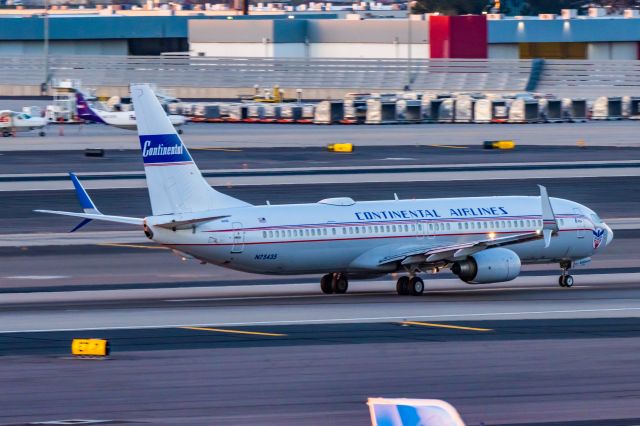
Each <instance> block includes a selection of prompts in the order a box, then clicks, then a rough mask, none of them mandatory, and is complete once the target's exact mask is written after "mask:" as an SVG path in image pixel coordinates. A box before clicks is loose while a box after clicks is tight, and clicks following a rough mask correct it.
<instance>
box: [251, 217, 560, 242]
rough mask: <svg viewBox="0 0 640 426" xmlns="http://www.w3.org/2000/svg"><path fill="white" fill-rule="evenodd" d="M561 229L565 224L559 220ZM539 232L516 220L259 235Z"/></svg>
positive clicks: (532, 223)
mask: <svg viewBox="0 0 640 426" xmlns="http://www.w3.org/2000/svg"><path fill="white" fill-rule="evenodd" d="M559 222H560V224H561V225H562V224H563V223H564V221H563V220H562V219H560V220H559ZM541 228H542V220H541V219H519V220H490V221H474V222H456V223H451V222H442V223H429V224H422V223H418V224H415V223H412V224H393V225H366V226H365V225H352V226H333V227H331V228H326V227H325V228H302V229H276V230H269V231H262V238H265V239H273V238H303V237H304V238H306V237H324V236H330V235H331V236H338V235H340V236H350V235H381V234H382V235H385V234H394V235H395V234H408V235H425V236H430V235H437V234H438V233H446V232H447V231H463V232H467V231H474V230H477V231H483V232H484V231H486V232H493V231H499V232H500V231H506V232H524V231H534V230H536V229H541Z"/></svg>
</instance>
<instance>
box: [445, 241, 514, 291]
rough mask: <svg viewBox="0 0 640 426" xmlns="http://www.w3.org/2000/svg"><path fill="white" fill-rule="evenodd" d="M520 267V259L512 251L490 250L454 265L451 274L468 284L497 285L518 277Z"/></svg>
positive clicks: (502, 249)
mask: <svg viewBox="0 0 640 426" xmlns="http://www.w3.org/2000/svg"><path fill="white" fill-rule="evenodd" d="M520 265H521V263H520V258H519V257H518V255H517V254H515V253H514V252H513V251H511V250H508V249H505V248H492V249H487V250H483V251H480V252H478V253H476V254H474V255H471V256H469V257H467V258H466V259H465V260H461V261H458V262H456V263H454V264H453V266H452V267H451V272H453V273H454V274H456V275H457V276H458V277H459V278H460V279H461V280H462V281H464V282H466V283H469V284H487V283H498V282H502V281H511V280H512V279H514V278H516V277H517V276H518V275H520Z"/></svg>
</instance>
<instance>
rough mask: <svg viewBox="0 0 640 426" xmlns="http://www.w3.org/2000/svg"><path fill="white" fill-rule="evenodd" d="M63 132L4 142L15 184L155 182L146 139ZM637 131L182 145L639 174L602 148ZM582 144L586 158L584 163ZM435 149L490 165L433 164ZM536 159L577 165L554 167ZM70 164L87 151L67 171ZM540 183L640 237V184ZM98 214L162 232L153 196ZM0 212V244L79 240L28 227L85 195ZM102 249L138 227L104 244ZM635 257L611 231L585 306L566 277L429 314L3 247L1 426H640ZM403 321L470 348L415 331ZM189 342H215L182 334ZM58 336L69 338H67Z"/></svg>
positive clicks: (527, 283)
mask: <svg viewBox="0 0 640 426" xmlns="http://www.w3.org/2000/svg"><path fill="white" fill-rule="evenodd" d="M61 128H62V129H63V132H64V136H60V135H59V134H58V131H59V129H60V127H56V126H52V127H50V128H49V136H47V137H46V138H38V137H37V136H36V137H34V136H25V135H20V136H19V137H17V138H7V139H3V140H0V151H3V152H2V153H1V154H2V155H0V170H2V172H3V173H14V172H15V173H45V172H65V171H67V170H74V171H121V170H123V171H126V170H129V171H140V170H141V168H140V159H139V155H138V154H137V149H138V147H137V137H136V135H135V133H134V132H128V131H124V130H117V129H111V128H106V127H101V126H82V127H73V126H63V127H61ZM637 129H638V124H637V123H635V122H620V123H606V122H604V123H585V124H576V125H567V124H562V125H523V126H499V125H496V126H481V125H417V126H326V127H321V126H279V125H278V126H271V125H245V124H241V125H235V124H223V125H207V124H202V125H189V126H187V127H186V128H185V130H186V134H185V138H184V139H185V141H186V142H187V144H188V145H189V146H190V147H192V148H220V147H223V148H231V150H225V151H216V150H205V151H201V150H197V149H194V150H193V153H194V156H195V157H196V161H198V162H199V165H200V167H201V168H203V169H207V168H211V169H220V168H232V169H233V168H236V169H253V168H263V167H311V166H321V167H322V166H339V167H340V166H344V167H346V166H352V165H393V164H396V163H399V164H400V165H402V164H448V163H453V164H469V163H480V162H512V161H515V162H522V161H527V162H532V161H574V160H575V161H589V160H620V159H624V160H629V159H638V156H637V152H638V151H636V149H630V148H611V149H609V148H605V149H602V148H596V146H597V145H605V146H607V147H615V146H618V145H627V146H636V147H638V146H640V143H638V138H637ZM485 139H516V141H517V142H518V148H517V149H516V151H513V152H487V151H483V150H481V149H480V148H478V147H477V145H478V144H480V143H481V142H482V140H485ZM578 140H584V141H585V142H586V146H587V148H584V149H579V148H577V147H576V142H577V141H578ZM334 142H353V143H355V144H356V154H357V155H334V154H330V153H327V152H325V151H324V150H323V149H322V148H321V147H324V146H325V145H326V144H328V143H334ZM390 144H392V145H402V146H400V147H398V146H392V147H390V146H389V145H390ZM433 144H438V145H459V144H463V145H473V147H468V148H463V149H454V148H445V147H431V146H427V145H433ZM523 144H524V145H526V144H532V145H551V146H555V145H565V146H564V147H558V148H555V147H553V148H548V149H545V150H541V149H540V148H537V147H535V146H531V147H529V146H523ZM366 145H375V146H378V147H375V148H363V147H364V146H366ZM417 145H419V146H417ZM265 146H287V147H291V148H290V149H286V150H277V151H275V150H271V149H267V148H265ZM84 147H99V148H106V149H108V151H107V156H106V157H105V158H102V159H88V158H85V157H84V156H82V153H81V152H79V151H78V150H80V149H83V148H84ZM247 147H257V148H260V149H250V150H247V149H245V148H247ZM304 147H307V148H304ZM309 147H315V148H309ZM69 149H71V150H75V151H69V152H63V151H65V150H69ZM120 149H125V151H119V150H120ZM236 149H242V150H241V151H237V150H236ZM29 150H51V152H48V153H46V154H43V153H42V152H25V151H29ZM11 151H16V152H11ZM325 161H326V162H325ZM323 162H325V163H323ZM514 175H516V176H517V173H514ZM545 178H548V176H545V172H544V171H541V172H540V180H541V181H543V182H544V184H545V185H547V187H548V189H549V192H550V194H551V195H552V196H557V197H563V198H569V199H572V200H574V201H577V202H580V203H583V204H586V205H588V206H589V207H591V208H593V209H594V210H596V211H598V213H600V214H601V216H603V217H605V218H607V217H636V216H638V214H637V206H638V201H640V195H638V194H639V192H638V191H637V190H636V188H638V184H639V183H640V177H598V178H571V179H556V180H551V179H545ZM536 183H538V182H537V179H513V180H500V181H484V182H483V181H480V180H467V181H451V182H412V181H406V182H395V183H391V182H387V183H376V184H375V185H371V184H370V183H369V184H353V183H346V182H342V183H338V184H336V183H334V184H297V185H296V184H294V185H273V186H258V185H256V186H252V185H248V186H241V187H240V186H237V187H223V188H221V190H223V191H224V192H226V193H228V194H230V195H232V196H234V197H238V198H241V199H244V200H246V201H249V202H251V203H256V204H262V203H264V202H265V201H266V200H269V201H271V203H274V204H276V203H288V202H315V201H317V200H320V199H322V198H326V197H329V196H352V197H353V198H355V199H358V200H371V199H380V198H385V197H388V198H389V199H392V198H393V193H394V192H395V193H398V195H399V196H400V197H401V198H413V197H416V198H418V197H420V198H432V197H445V196H446V197H458V196H474V195H477V194H483V195H514V194H523V195H537V187H536V186H535V184H536ZM91 195H92V197H93V199H94V201H95V202H96V204H97V205H98V206H99V207H100V208H101V210H102V211H103V212H104V213H113V214H122V215H130V216H140V217H142V216H144V215H146V214H149V212H150V207H149V201H148V196H147V192H146V190H145V189H142V188H140V189H105V190H95V191H91ZM0 205H1V206H3V207H4V208H1V209H0V233H21V232H64V231H65V230H67V229H70V228H71V227H72V226H74V225H75V224H76V221H75V220H71V219H66V218H61V217H47V216H43V215H37V214H35V213H33V212H32V210H33V209H36V208H51V209H60V210H72V211H74V210H78V209H79V206H78V205H77V201H76V199H75V194H74V193H73V191H68V190H58V191H14V192H0ZM85 229H86V232H91V230H114V229H131V228H130V227H124V226H123V225H107V224H100V223H94V224H91V225H90V228H85ZM639 238H640V233H639V232H638V231H621V232H616V239H615V241H614V244H612V245H611V246H610V247H608V248H607V250H606V251H603V253H601V254H600V255H599V256H596V257H595V258H594V261H593V263H592V264H591V265H590V266H589V267H587V268H585V269H577V270H576V271H575V272H574V276H575V277H576V286H575V287H574V288H572V289H561V288H560V287H558V286H557V280H556V279H555V276H554V275H555V274H557V271H556V270H555V266H554V265H547V266H540V267H532V268H528V270H527V272H525V273H524V274H523V277H521V278H519V279H518V280H516V281H514V282H511V283H506V284H499V285H492V286H482V287H477V286H468V285H466V284H464V283H461V282H460V281H459V280H453V279H449V278H451V276H450V275H448V276H444V277H443V278H445V279H438V280H433V279H427V280H426V281H427V283H428V284H427V292H426V293H425V295H424V296H423V297H420V298H415V297H399V296H397V295H395V294H394V287H393V280H394V278H393V277H385V278H384V279H383V280H378V281H363V282H354V283H352V286H351V287H352V290H353V292H352V293H350V294H347V295H334V296H329V297H327V296H323V295H320V294H317V283H316V281H317V277H308V276H307V277H287V278H284V279H280V278H273V277H262V276H256V275H251V274H243V273H239V272H233V271H228V270H224V269H221V268H216V267H212V266H210V265H206V266H201V265H198V264H197V263H192V262H185V261H182V260H180V258H178V257H176V256H172V255H171V254H170V253H169V252H168V251H167V250H163V249H157V248H150V246H146V245H144V244H143V245H142V246H138V245H137V244H135V247H131V246H124V245H119V246H113V245H106V246H104V245H103V246H74V247H18V248H2V249H0V257H1V258H2V260H3V262H2V271H1V273H0V360H1V361H2V362H0V378H1V380H0V395H2V397H0V401H1V403H0V406H2V410H0V425H9V424H11V425H22V424H25V423H27V422H34V421H52V420H61V419H72V418H74V419H78V418H84V419H102V420H116V422H115V423H113V424H137V423H153V424H171V425H175V424H184V425H188V424H202V425H211V424H216V425H232V424H233V425H235V424H266V425H271V424H273V425H282V424H304V425H316V424H317V425H325V424H332V425H340V424H344V425H360V424H362V425H365V424H369V417H368V413H367V407H366V405H365V402H366V398H367V397H369V396H385V397H413V398H441V399H445V400H447V401H449V402H451V403H453V404H454V405H455V406H456V407H457V408H458V409H459V410H460V412H461V414H462V416H463V417H464V419H465V420H466V421H467V423H468V424H470V425H479V424H484V425H490V424H492V425H506V424H533V423H540V424H541V425H545V426H550V425H557V426H560V425H562V426H578V425H580V426H587V425H588V426H592V425H593V426H595V425H603V426H630V425H637V424H638V423H640V409H639V408H638V407H640V396H639V395H640V385H639V383H640V380H639V379H640V369H638V361H639V359H638V353H640V351H639V349H640V343H639V342H640V339H638V337H640V336H639V334H640V305H639V304H638V300H640V287H638V280H639V279H640V274H639V267H638V265H639V263H638V260H639V258H638V256H640V255H639V254H638V250H637V247H638V239H639ZM21 290H23V291H21ZM21 298H22V299H21ZM16 300H22V301H18V302H16ZM12 301H13V302H12ZM405 319H409V320H411V319H413V320H416V321H418V322H422V323H424V322H428V323H434V322H437V323H443V324H445V325H450V326H454V327H467V328H441V327H434V326H433V324H432V325H425V324H413V325H404V326H403V325H401V324H399V323H400V322H402V321H404V320H405ZM326 322H328V323H326ZM194 325H195V326H199V327H200V328H204V329H185V328H180V327H178V326H194ZM469 327H470V328H469ZM55 329H69V330H73V331H50V330H55ZM89 329H92V330H89ZM216 329H217V330H216ZM480 329H484V330H480ZM25 330H48V331H41V332H31V333H30V332H25ZM221 330H224V331H221ZM3 331H4V332H6V331H18V332H16V333H4V332H3ZM236 331H240V332H242V333H237V332H236ZM248 333H249V334H248ZM265 333H267V334H265ZM73 337H105V338H109V339H110V340H111V343H112V348H113V355H112V357H111V358H110V359H108V360H90V359H71V358H70V357H69V356H68V348H69V344H70V339H72V338H73Z"/></svg>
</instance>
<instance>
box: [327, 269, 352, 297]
mask: <svg viewBox="0 0 640 426" xmlns="http://www.w3.org/2000/svg"><path fill="white" fill-rule="evenodd" d="M320 289H321V290H322V292H323V293H324V294H333V293H336V294H344V293H346V292H347V290H348V289H349V280H347V276H346V275H345V274H341V273H335V274H326V275H323V276H322V278H321V279H320Z"/></svg>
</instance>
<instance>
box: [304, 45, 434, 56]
mask: <svg viewBox="0 0 640 426" xmlns="http://www.w3.org/2000/svg"><path fill="white" fill-rule="evenodd" d="M407 47H408V45H407V44H406V43H404V44H401V43H313V44H311V45H310V46H309V54H310V55H311V57H313V58H387V59H404V58H406V57H407V53H408V52H407V50H408V49H407ZM411 57H412V58H417V59H428V58H429V45H428V44H424V43H421V44H417V43H414V44H412V45H411Z"/></svg>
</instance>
